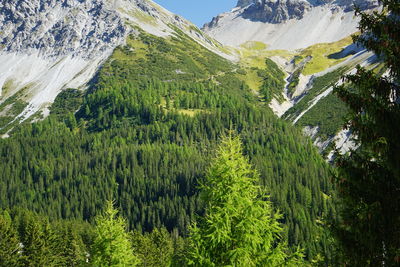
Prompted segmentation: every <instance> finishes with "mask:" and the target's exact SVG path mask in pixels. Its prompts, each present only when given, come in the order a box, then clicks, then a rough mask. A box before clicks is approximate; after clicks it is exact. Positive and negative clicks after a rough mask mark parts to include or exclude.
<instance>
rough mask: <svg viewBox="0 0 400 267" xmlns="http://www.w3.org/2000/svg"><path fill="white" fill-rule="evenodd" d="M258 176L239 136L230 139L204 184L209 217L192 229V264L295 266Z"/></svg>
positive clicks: (226, 141)
mask: <svg viewBox="0 0 400 267" xmlns="http://www.w3.org/2000/svg"><path fill="white" fill-rule="evenodd" d="M258 180H259V177H258V174H257V171H255V170H254V168H253V167H252V166H251V165H250V164H249V161H248V159H247V158H246V157H244V156H243V154H242V145H241V142H240V140H239V138H238V137H231V136H229V137H224V138H223V140H222V144H221V145H220V147H219V149H218V151H217V156H216V158H215V159H214V160H213V164H212V166H211V167H210V169H209V170H208V173H207V176H206V179H205V181H204V182H203V183H202V185H201V196H202V198H203V199H204V201H205V203H206V212H205V216H204V217H203V218H199V222H198V224H195V225H194V226H193V227H192V228H191V234H190V239H191V242H192V244H191V252H190V260H189V265H194V266H248V267H251V266H282V265H291V264H293V265H295V264H296V263H297V264H298V263H299V261H300V257H299V254H300V253H296V254H294V255H288V254H287V253H286V251H287V249H286V247H285V245H284V244H283V243H282V242H281V240H280V233H281V231H282V229H281V227H280V225H279V223H278V221H277V219H278V218H279V215H277V213H274V212H273V210H272V207H271V203H270V202H269V201H268V200H267V197H266V196H265V195H263V194H262V193H261V188H260V186H258V185H257V183H258Z"/></svg>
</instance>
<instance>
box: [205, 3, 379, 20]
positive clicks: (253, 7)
mask: <svg viewBox="0 0 400 267" xmlns="http://www.w3.org/2000/svg"><path fill="white" fill-rule="evenodd" d="M326 4H332V6H334V7H340V8H342V9H343V10H344V11H345V12H349V11H353V10H354V5H357V6H359V7H360V8H361V9H362V10H365V9H371V8H374V7H377V6H378V1H377V0H239V1H238V3H237V5H236V6H237V7H240V8H245V7H247V8H246V9H245V10H243V12H242V13H241V16H242V17H243V18H245V19H249V20H252V21H260V22H267V23H281V22H284V21H287V20H289V19H301V18H303V16H304V14H305V13H306V12H307V11H309V10H310V9H311V8H312V7H315V6H321V5H326ZM249 5H250V6H249ZM214 23H215V21H214ZM209 26H211V25H209Z"/></svg>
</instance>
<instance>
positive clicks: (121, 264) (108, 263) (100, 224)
mask: <svg viewBox="0 0 400 267" xmlns="http://www.w3.org/2000/svg"><path fill="white" fill-rule="evenodd" d="M117 213H118V211H117V210H116V209H114V207H113V203H112V202H111V201H108V202H107V205H106V209H105V211H104V213H103V214H102V215H99V216H98V217H97V219H96V229H95V231H96V237H95V239H94V242H93V247H92V253H93V256H92V260H91V262H92V265H93V266H96V267H128V266H137V265H138V264H139V259H138V258H137V257H136V256H135V255H133V249H132V244H131V242H130V240H129V235H128V233H127V232H126V231H127V226H126V222H125V219H123V218H122V217H119V216H117Z"/></svg>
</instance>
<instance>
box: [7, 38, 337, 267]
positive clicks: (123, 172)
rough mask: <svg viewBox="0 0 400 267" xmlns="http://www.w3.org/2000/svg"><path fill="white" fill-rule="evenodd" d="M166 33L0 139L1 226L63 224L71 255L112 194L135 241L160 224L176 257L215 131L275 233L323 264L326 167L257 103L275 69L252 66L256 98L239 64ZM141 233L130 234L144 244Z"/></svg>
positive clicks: (274, 84)
mask: <svg viewBox="0 0 400 267" xmlns="http://www.w3.org/2000/svg"><path fill="white" fill-rule="evenodd" d="M177 32H178V33H177V34H176V36H175V37H172V38H169V39H164V38H158V37H154V36H151V35H149V34H145V33H143V32H139V33H138V34H137V35H132V36H130V38H129V39H128V41H127V44H126V45H125V46H121V47H119V48H117V49H116V50H115V51H114V53H113V55H112V56H111V57H110V58H109V59H108V61H107V62H106V63H105V64H104V66H103V67H102V69H101V70H100V71H99V73H98V75H97V76H96V77H95V78H94V79H93V81H92V83H91V85H90V88H89V89H88V90H87V91H86V92H82V91H80V90H76V89H68V90H66V91H63V92H62V93H61V94H60V95H59V96H58V97H57V99H56V101H55V103H54V104H53V106H52V108H51V114H50V116H49V117H47V118H46V119H44V120H43V121H38V122H34V123H25V124H21V125H19V126H18V127H15V129H14V130H13V132H12V134H11V137H10V138H7V139H0V169H1V170H2V171H1V172H0V208H2V209H3V210H5V211H4V212H3V215H2V220H3V221H2V223H3V224H2V225H1V227H3V228H5V229H10V230H9V231H10V234H12V235H15V236H19V238H20V240H24V238H26V234H25V232H24V231H39V232H40V231H42V232H43V233H42V234H41V235H42V236H48V234H46V233H45V232H46V231H50V230H51V232H54V233H55V237H54V238H56V239H57V238H61V239H63V238H62V235H63V233H64V232H65V233H66V234H67V236H70V238H77V240H76V241H74V242H76V243H74V244H77V245H76V246H77V249H78V247H79V251H74V249H75V247H74V248H71V250H72V251H73V252H71V253H77V255H78V254H79V255H80V256H79V257H81V259H83V258H85V256H82V253H84V252H83V251H87V250H85V249H84V247H85V246H89V244H91V242H93V238H94V237H93V236H92V235H91V234H90V233H91V230H90V229H92V227H93V226H92V225H93V224H94V223H95V220H94V218H95V217H96V216H97V215H99V214H100V213H101V212H102V211H103V209H104V206H105V203H106V201H107V200H115V204H114V206H115V207H116V208H118V209H120V210H121V215H122V216H123V217H124V218H126V219H127V226H128V227H129V229H130V230H131V231H135V233H137V238H139V239H141V238H142V239H143V238H144V239H146V238H150V239H151V236H152V234H149V233H155V232H154V231H156V233H160V231H161V233H163V235H165V238H167V237H168V238H167V239H168V240H167V242H169V243H168V244H170V246H171V249H172V251H174V249H175V253H177V254H179V253H184V252H183V251H184V248H182V247H184V246H185V245H184V242H185V241H184V240H185V238H187V236H188V233H189V232H188V231H189V230H188V229H189V226H190V225H191V224H192V222H193V221H194V220H195V219H196V217H197V216H201V215H202V214H204V201H203V200H202V199H201V198H199V194H198V192H199V183H200V182H201V181H202V179H203V178H204V176H205V172H206V170H207V168H208V167H209V165H210V163H211V159H212V158H213V156H214V153H215V150H216V147H217V145H218V143H219V138H220V137H221V135H223V134H225V133H226V132H227V131H233V132H235V133H237V134H238V135H239V136H240V138H241V140H242V142H243V146H244V148H243V152H244V154H245V155H246V156H247V157H248V158H249V160H250V162H251V164H252V165H253V166H254V167H255V169H257V170H258V172H259V185H260V186H261V187H262V188H263V190H264V193H266V194H268V195H270V200H271V202H272V205H273V207H274V209H276V210H279V211H280V213H281V214H282V217H281V218H280V219H279V222H280V223H282V226H283V233H282V236H283V240H284V241H286V242H287V243H288V245H289V247H290V248H291V249H292V250H293V251H295V250H296V249H297V248H298V247H299V248H301V249H303V253H304V255H305V259H306V260H307V261H309V262H311V261H313V262H320V263H323V262H326V263H329V262H331V261H332V260H333V255H332V252H333V249H332V244H333V241H332V237H331V236H330V234H329V232H328V230H327V224H328V223H329V222H330V220H332V219H334V218H335V216H336V211H335V204H334V201H333V199H334V190H333V185H332V184H331V182H330V178H329V177H330V173H331V171H332V170H331V168H330V166H329V165H328V164H326V162H325V161H324V160H323V158H322V157H321V156H320V155H319V154H318V152H317V151H316V149H315V148H314V147H313V145H312V144H311V142H310V140H308V139H307V138H305V137H303V136H302V134H301V131H300V130H299V129H298V128H295V127H293V126H292V125H290V123H286V122H284V121H282V120H279V119H278V118H277V117H276V116H275V115H274V114H273V113H272V111H271V110H270V109H269V107H268V106H267V103H268V96H269V95H272V94H273V93H274V92H275V91H276V90H278V89H279V88H280V87H281V86H282V84H283V76H282V75H276V76H274V77H272V76H268V75H265V73H277V74H279V73H281V72H280V70H279V68H278V67H277V66H276V64H274V63H273V62H271V61H268V62H267V64H266V69H264V70H262V71H260V75H262V77H263V79H265V82H264V83H263V85H262V88H261V89H262V90H261V93H262V94H263V96H262V97H259V96H256V95H255V94H254V93H253V92H251V90H250V89H249V87H248V86H247V85H246V83H245V82H244V80H245V79H244V78H243V75H245V73H246V69H245V68H244V67H241V66H240V65H236V64H233V63H230V62H229V61H227V60H225V59H223V58H221V57H219V56H216V55H215V54H214V53H212V52H210V51H208V50H207V49H205V48H203V47H202V46H200V45H199V44H197V43H196V42H194V41H193V40H191V39H190V38H189V37H187V36H186V35H184V34H183V33H179V31H178V30H177ZM277 77H278V78H279V79H281V80H279V79H278V80H277ZM268 90H270V91H268ZM27 210H29V212H27ZM7 214H9V215H7ZM25 217H27V218H29V219H24V218H25ZM43 218H48V219H43ZM26 220H28V221H26ZM11 221H12V223H10V222H11ZM24 224H29V225H30V224H32V226H29V227H28V226H26V227H24V226H23V225H24ZM7 227H8V228H7ZM35 227H36V228H35ZM11 228H12V229H11ZM49 229H50V230H49ZM160 229H161V230H160ZM165 229H166V230H165ZM18 231H19V233H18V234H17V232H18ZM167 231H168V232H169V233H168V232H167ZM57 234H58V235H57ZM143 234H144V235H143ZM49 238H52V237H51V236H50V237H49ZM146 240H147V239H146ZM146 240H145V241H140V242H147V243H151V242H150V241H148V240H147V241H146ZM0 242H1V240H0ZM43 242H47V241H43ZM49 242H50V241H49ZM136 242H139V241H136ZM23 243H24V244H25V242H23ZM81 243H82V244H86V245H82V246H80V245H79V244H81ZM46 244H47V243H46ZM49 244H50V243H49ZM2 245H4V244H2ZM66 245H70V244H66ZM153 245H154V244H153ZM178 245H179V246H181V247H179V246H178ZM149 246H150V245H149ZM154 246H156V245H154ZM48 249H49V250H48V251H47V252H46V253H50V254H52V253H56V252H55V250H53V249H51V247H49V248H48ZM60 249H61V248H60ZM62 250H64V249H62ZM81 250H83V251H81ZM57 251H58V250H57ZM57 253H58V252H57ZM60 253H61V252H60ZM85 253H86V252H85ZM143 253H145V252H143ZM146 253H148V252H146ZM171 253H172V252H171ZM57 255H58V254H57ZM74 255H75V254H74ZM171 255H172V254H171ZM77 257H78V256H77ZM82 257H83V258H82ZM67 258H68V257H67V256H66V258H65V260H68V259H67ZM52 264H53V263H52ZM57 264H58V263H54V264H53V265H51V264H49V265H46V266H58V265H57ZM64 265H65V266H77V264H75V263H72V262H68V263H63V264H61V266H64ZM165 265H168V264H167V263H165ZM26 266H28V265H26ZM32 266H40V264H39V265H32ZM143 266H160V265H159V263H149V264H146V265H143Z"/></svg>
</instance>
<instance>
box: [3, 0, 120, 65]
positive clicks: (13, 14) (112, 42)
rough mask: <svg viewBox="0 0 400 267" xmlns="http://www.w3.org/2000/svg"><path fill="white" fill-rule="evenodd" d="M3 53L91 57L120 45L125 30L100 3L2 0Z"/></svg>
mask: <svg viewBox="0 0 400 267" xmlns="http://www.w3.org/2000/svg"><path fill="white" fill-rule="evenodd" d="M0 33H1V35H0V47H1V48H2V51H4V52H18V53H33V52H37V51H39V53H40V54H41V55H42V56H45V57H54V56H62V55H73V56H80V57H82V58H93V57H96V56H99V55H100V54H102V53H103V52H104V51H106V50H109V49H112V48H114V47H116V46H117V45H118V44H120V43H121V41H122V40H123V38H124V36H125V33H126V29H125V27H124V25H123V22H122V20H121V18H120V16H119V15H118V14H117V12H116V11H113V10H110V9H108V8H107V7H106V5H105V3H104V1H102V0H63V1H60V0H30V1H21V0H7V1H5V0H2V4H1V3H0Z"/></svg>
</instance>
